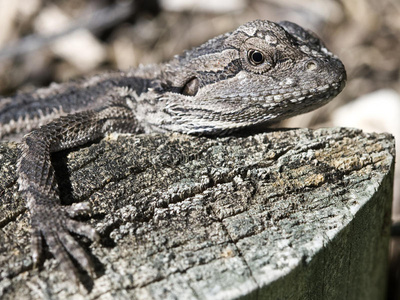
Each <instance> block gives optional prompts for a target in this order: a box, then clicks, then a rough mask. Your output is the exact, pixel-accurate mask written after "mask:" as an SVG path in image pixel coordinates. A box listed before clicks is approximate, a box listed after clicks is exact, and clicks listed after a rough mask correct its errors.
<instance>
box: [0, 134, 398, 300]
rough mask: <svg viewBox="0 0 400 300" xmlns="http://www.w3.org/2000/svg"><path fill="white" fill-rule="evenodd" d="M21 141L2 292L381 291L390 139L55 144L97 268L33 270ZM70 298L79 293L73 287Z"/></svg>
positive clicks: (7, 149)
mask: <svg viewBox="0 0 400 300" xmlns="http://www.w3.org/2000/svg"><path fill="white" fill-rule="evenodd" d="M16 155H17V147H16V145H15V144H11V143H9V144H0V230H1V231H0V269H1V273H0V280H1V281H0V297H2V298H3V299H22V298H46V297H48V298H60V299H61V298H68V297H76V298H78V299H79V296H80V297H81V298H85V299H94V298H96V299H97V298H100V299H105V298H107V299H108V298H111V297H114V298H119V299H121V298H122V299H124V298H126V299H147V298H154V299H176V298H179V299H232V298H237V297H248V298H254V299H257V298H260V299H261V298H265V299H383V298H384V295H385V285H386V283H385V280H386V271H387V254H388V241H389V226H390V207H391V190H392V180H393V163H394V141H393V138H392V137H391V136H390V135H387V134H365V133H362V132H361V131H359V130H353V129H343V128H342V129H340V128H334V129H320V130H307V129H299V130H287V131H275V132H269V133H264V134H258V135H253V136H250V137H226V138H218V139H209V138H198V137H190V136H186V135H178V134H165V135H140V136H129V135H112V136H110V137H109V138H106V139H104V140H102V141H100V142H99V143H97V144H93V145H91V146H88V147H86V148H83V149H79V150H76V151H72V152H69V153H66V152H62V153H58V154H56V155H54V159H53V160H54V164H55V165H56V170H57V173H58V179H59V183H60V190H61V194H62V200H63V202H64V203H71V202H81V201H89V202H90V204H91V206H92V209H93V215H92V218H87V217H86V218H84V217H83V218H82V219H83V220H84V221H85V222H88V223H90V224H92V225H93V226H94V227H95V228H96V229H97V230H98V231H99V232H100V234H101V235H102V237H103V240H102V242H101V243H100V244H91V243H89V242H88V241H87V240H86V239H83V238H81V244H82V245H83V246H85V247H87V248H88V251H89V252H90V253H91V254H92V255H93V257H96V258H97V259H98V266H99V267H98V274H97V275H98V278H96V279H95V280H94V281H92V282H91V280H89V279H88V277H87V276H85V275H83V280H84V282H85V285H86V288H87V289H88V290H89V291H87V290H86V289H84V288H81V289H78V288H77V286H76V285H74V283H73V282H71V281H69V280H68V278H66V277H65V274H63V273H62V272H61V271H60V270H59V269H58V268H57V264H56V262H55V261H54V259H52V258H51V256H50V255H48V257H47V259H46V260H45V261H44V263H43V265H42V266H41V267H40V268H39V269H38V268H34V267H33V265H32V261H31V258H30V245H29V214H28V213H27V210H26V209H25V204H24V200H23V199H21V198H20V197H19V196H18V193H17V190H18V187H17V184H16V174H15V170H16V166H15V162H16ZM74 299H75V298H74Z"/></svg>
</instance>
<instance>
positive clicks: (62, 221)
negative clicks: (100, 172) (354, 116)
mask: <svg viewBox="0 0 400 300" xmlns="http://www.w3.org/2000/svg"><path fill="white" fill-rule="evenodd" d="M345 81H346V72H345V69H344V66H343V64H342V63H341V61H340V60H339V59H338V58H337V57H335V56H334V55H333V54H332V53H330V52H329V51H328V50H327V48H326V47H325V46H324V45H323V43H322V42H321V41H320V40H319V39H318V38H317V37H316V36H315V35H314V34H312V33H310V32H309V31H306V30H304V29H303V28H301V27H300V26H298V25H296V24H293V23H290V22H281V23H273V22H269V21H261V20H256V21H252V22H249V23H246V24H244V25H242V26H240V27H239V28H238V29H236V30H235V31H233V32H230V33H227V34H223V35H220V36H218V37H216V38H214V39H211V40H209V41H208V42H206V43H205V44H203V45H201V46H199V47H197V48H194V49H192V50H189V51H186V52H184V53H183V54H182V55H180V56H176V57H174V58H173V59H172V60H171V61H169V62H167V63H164V64H159V65H150V66H142V67H139V68H138V69H135V70H130V71H126V72H110V73H105V74H100V75H96V76H94V77H91V78H87V79H84V80H80V81H75V82H69V83H63V84H52V85H51V86H50V87H48V88H42V89H39V90H37V91H35V92H33V93H29V94H17V95H15V96H12V97H9V98H2V99H0V138H5V139H12V138H15V137H18V136H20V135H24V136H23V138H22V141H21V143H20V149H21V154H20V157H19V160H18V176H19V177H18V183H19V190H20V191H21V195H22V196H23V197H24V198H25V199H26V201H27V207H28V210H29V213H30V217H31V225H32V254H33V261H34V262H35V263H36V262H37V261H38V260H39V257H40V254H41V252H42V249H41V245H42V240H45V241H46V243H47V245H48V247H49V250H50V252H51V253H52V254H53V255H54V257H55V258H56V259H57V260H58V262H59V263H60V266H61V268H62V269H63V270H64V271H65V272H66V273H67V274H68V275H69V276H70V277H71V278H75V279H76V278H77V269H76V267H75V265H74V263H73V262H72V260H71V257H70V256H72V257H73V258H74V259H75V261H76V262H77V263H78V264H79V265H81V266H82V267H83V268H84V269H85V270H86V271H87V272H88V273H90V274H91V273H92V272H93V263H92V262H91V259H90V257H89V256H88V254H87V253H86V252H85V251H84V250H83V249H82V248H81V246H80V245H79V244H78V242H77V241H76V240H75V239H74V238H73V237H72V236H71V235H70V232H74V233H77V234H80V235H84V236H87V237H89V238H90V239H92V240H97V239H98V235H97V233H96V232H95V230H94V229H93V228H91V227H90V226H89V225H87V224H84V223H82V222H78V221H76V220H73V219H72V218H70V216H69V215H68V211H67V209H66V208H65V207H63V206H61V203H60V200H59V196H58V187H57V182H56V180H55V171H54V168H53V167H52V165H51V160H50V155H51V153H52V152H56V151H60V150H63V149H68V148H71V147H76V146H79V145H84V144H86V143H88V142H90V141H93V140H96V139H98V138H101V137H103V136H104V135H106V134H107V133H110V132H128V133H150V132H155V131H156V132H163V131H177V132H182V133H187V134H195V135H213V136H216V135H221V134H228V133H229V132H232V131H236V130H240V129H246V128H250V127H257V126H264V125H266V124H269V123H271V122H276V121H279V120H282V119H285V118H288V117H291V116H294V115H298V114H301V113H305V112H308V111H311V110H314V109H316V108H318V107H320V106H322V105H324V104H326V103H327V102H328V101H330V100H331V99H332V98H333V97H335V96H336V95H337V94H338V93H339V92H340V91H341V90H342V89H343V87H344V84H345Z"/></svg>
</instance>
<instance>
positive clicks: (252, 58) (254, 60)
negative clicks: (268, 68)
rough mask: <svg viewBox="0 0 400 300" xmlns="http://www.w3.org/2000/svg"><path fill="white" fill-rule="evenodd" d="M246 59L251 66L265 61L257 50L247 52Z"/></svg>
mask: <svg viewBox="0 0 400 300" xmlns="http://www.w3.org/2000/svg"><path fill="white" fill-rule="evenodd" d="M247 58H248V60H249V62H250V63H251V64H252V65H253V66H257V65H259V64H262V63H263V62H264V61H265V56H264V54H263V53H261V52H260V51H257V50H249V51H248V52H247Z"/></svg>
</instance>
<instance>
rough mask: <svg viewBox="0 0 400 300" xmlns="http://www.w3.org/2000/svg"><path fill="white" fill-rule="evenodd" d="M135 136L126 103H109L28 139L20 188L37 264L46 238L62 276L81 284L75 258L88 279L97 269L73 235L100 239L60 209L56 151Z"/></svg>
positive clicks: (23, 148)
mask: <svg viewBox="0 0 400 300" xmlns="http://www.w3.org/2000/svg"><path fill="white" fill-rule="evenodd" d="M110 131H118V132H135V131H137V126H136V121H135V118H134V115H133V112H132V110H131V109H129V107H127V106H126V105H124V102H123V101H110V102H109V103H108V104H107V105H105V106H104V107H102V108H100V109H98V110H96V111H85V112H80V113H76V114H71V115H67V116H65V117H61V118H59V119H56V120H54V121H52V122H51V123H49V124H47V125H45V126H42V127H40V128H39V129H37V130H34V131H32V132H31V133H29V134H27V135H25V136H24V138H23V140H22V142H21V154H20V157H19V160H18V175H19V178H18V183H19V189H20V191H21V194H22V196H23V197H24V198H25V199H26V201H27V207H28V209H29V213H30V217H31V226H32V236H31V238H32V257H33V261H34V263H35V264H36V263H37V262H38V260H39V258H40V255H41V244H42V239H44V240H45V241H46V243H47V245H48V248H49V250H50V252H51V253H52V254H53V255H54V257H55V259H56V260H57V261H58V262H59V264H60V266H61V268H62V269H63V271H65V272H66V273H67V274H68V276H69V277H70V278H74V279H75V280H76V281H77V280H78V277H77V269H76V268H75V266H74V264H73V262H72V260H71V258H70V256H72V257H73V258H74V259H75V260H76V261H77V262H78V263H79V264H80V265H81V266H82V267H83V268H84V269H85V270H86V271H87V272H88V273H89V274H92V273H93V270H94V268H93V264H92V262H91V259H90V257H89V256H88V254H87V253H86V252H85V250H84V249H83V248H82V247H81V246H80V245H79V244H78V243H77V241H76V240H75V239H74V238H73V237H72V236H71V235H70V232H74V233H77V234H79V235H83V236H86V237H88V238H90V239H91V240H98V235H97V233H96V231H95V230H94V229H93V228H92V227H90V226H89V225H87V224H83V223H80V222H78V221H75V220H73V219H70V218H69V216H68V214H67V212H66V210H65V209H64V208H63V207H62V206H61V205H60V199H59V193H58V186H57V182H56V180H55V172H54V168H53V166H52V165H51V160H50V155H51V153H52V152H55V151H59V150H62V149H67V148H71V147H74V146H78V145H82V144H85V143H87V142H89V141H93V140H95V139H97V138H100V137H102V136H104V134H106V133H107V132H110Z"/></svg>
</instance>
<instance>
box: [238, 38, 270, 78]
mask: <svg viewBox="0 0 400 300" xmlns="http://www.w3.org/2000/svg"><path fill="white" fill-rule="evenodd" d="M276 56H277V55H276V51H275V49H271V48H269V47H266V46H265V45H264V44H263V43H262V42H261V41H260V38H258V37H255V38H249V39H247V40H246V41H245V42H244V43H243V44H242V45H241V47H240V61H241V63H242V67H243V68H244V69H245V70H246V71H248V72H252V73H256V74H263V73H265V72H268V71H269V70H270V69H272V68H274V67H275V64H276V58H277V57H276Z"/></svg>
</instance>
